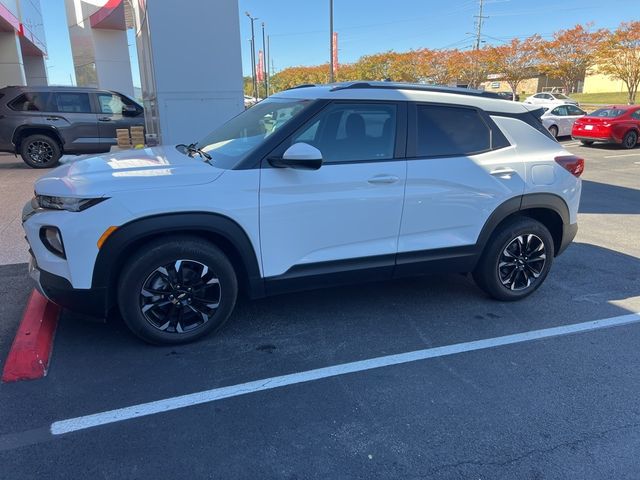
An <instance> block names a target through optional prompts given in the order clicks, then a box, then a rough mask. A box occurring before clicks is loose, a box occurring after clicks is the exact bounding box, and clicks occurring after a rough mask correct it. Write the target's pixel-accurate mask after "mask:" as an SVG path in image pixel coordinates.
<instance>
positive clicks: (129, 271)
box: [118, 237, 238, 344]
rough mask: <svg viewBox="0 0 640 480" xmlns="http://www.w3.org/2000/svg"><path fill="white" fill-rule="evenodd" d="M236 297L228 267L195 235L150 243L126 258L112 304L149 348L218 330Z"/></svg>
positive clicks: (217, 252) (233, 277)
mask: <svg viewBox="0 0 640 480" xmlns="http://www.w3.org/2000/svg"><path fill="white" fill-rule="evenodd" d="M237 293H238V283H237V278H236V274H235V271H234V269H233V266H232V264H231V263H230V262H229V260H228V258H227V257H226V256H225V254H224V253H223V252H222V251H221V250H220V249H218V248H217V247H216V246H215V245H213V244H211V243H209V242H207V241H205V240H202V239H199V238H195V237H173V238H171V239H169V240H162V241H157V242H152V243H150V244H149V245H147V246H145V248H144V249H143V250H141V251H139V252H138V253H137V254H136V255H133V256H132V257H130V258H129V261H128V263H127V264H126V265H125V267H124V269H123V272H122V274H121V276H120V282H119V290H118V303H119V306H120V312H121V314H122V317H123V319H124V321H125V323H126V324H127V326H128V327H129V329H130V330H131V331H132V332H133V333H134V334H135V335H137V336H138V337H139V338H141V339H142V340H144V341H146V342H148V343H153V344H180V343H187V342H191V341H193V340H196V339H198V338H200V337H203V336H205V335H207V334H209V333H211V332H213V331H215V330H218V329H219V328H221V327H222V325H223V324H224V323H225V322H226V320H227V319H228V318H229V316H230V315H231V312H232V311H233V308H234V306H235V302H236V298H237Z"/></svg>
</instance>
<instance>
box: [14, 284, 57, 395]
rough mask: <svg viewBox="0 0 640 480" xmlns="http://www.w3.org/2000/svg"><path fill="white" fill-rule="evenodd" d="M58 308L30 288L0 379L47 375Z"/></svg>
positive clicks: (31, 377) (15, 379) (35, 377)
mask: <svg viewBox="0 0 640 480" xmlns="http://www.w3.org/2000/svg"><path fill="white" fill-rule="evenodd" d="M59 316H60V307H59V306H57V305H55V304H53V303H51V302H50V301H49V300H47V299H46V298H45V297H43V296H42V294H40V293H39V292H38V291H36V290H34V291H33V292H32V293H31V296H30V297H29V301H28V302H27V306H26V308H25V310H24V315H23V316H22V321H21V322H20V326H19V327H18V331H17V333H16V336H15V338H14V339H13V344H12V345H11V350H10V351H9V355H8V356H7V361H6V363H5V364H4V369H3V371H2V382H3V383H9V382H17V381H19V380H34V379H37V378H42V377H44V376H45V375H46V374H47V370H48V368H49V358H50V357H51V351H52V350H53V339H54V336H55V333H56V327H57V326H58V317H59Z"/></svg>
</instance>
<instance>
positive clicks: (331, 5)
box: [329, 0, 335, 83]
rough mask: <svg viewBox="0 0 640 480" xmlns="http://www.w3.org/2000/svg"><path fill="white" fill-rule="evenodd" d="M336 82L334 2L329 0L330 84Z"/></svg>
mask: <svg viewBox="0 0 640 480" xmlns="http://www.w3.org/2000/svg"><path fill="white" fill-rule="evenodd" d="M334 81H335V72H334V71H333V0H329V83H333V82H334Z"/></svg>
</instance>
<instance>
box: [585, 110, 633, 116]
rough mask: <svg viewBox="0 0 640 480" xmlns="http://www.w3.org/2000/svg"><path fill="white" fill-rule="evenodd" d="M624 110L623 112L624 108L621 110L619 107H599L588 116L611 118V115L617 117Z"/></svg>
mask: <svg viewBox="0 0 640 480" xmlns="http://www.w3.org/2000/svg"><path fill="white" fill-rule="evenodd" d="M624 112H625V110H622V109H620V108H600V109H598V110H596V111H595V112H593V113H592V114H591V115H589V116H590V117H606V118H613V117H619V116H620V115H622V114H623V113H624Z"/></svg>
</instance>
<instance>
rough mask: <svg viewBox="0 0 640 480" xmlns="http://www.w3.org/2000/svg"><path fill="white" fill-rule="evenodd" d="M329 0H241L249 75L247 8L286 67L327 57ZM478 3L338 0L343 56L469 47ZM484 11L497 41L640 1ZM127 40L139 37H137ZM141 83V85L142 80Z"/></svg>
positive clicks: (498, 3)
mask: <svg viewBox="0 0 640 480" xmlns="http://www.w3.org/2000/svg"><path fill="white" fill-rule="evenodd" d="M154 1H159V0H154ZM201 1H211V0H201ZM216 1H217V0H216ZM41 4H42V9H43V16H44V24H45V32H46V36H47V44H48V50H49V59H48V61H47V64H48V66H49V67H50V68H49V78H50V82H51V83H55V84H69V83H70V75H73V62H72V59H71V49H70V47H69V35H68V30H67V22H66V17H65V10H64V0H42V1H41ZM328 4H329V1H328V0H239V7H240V27H241V38H242V57H243V70H244V72H245V74H250V72H251V62H250V60H249V58H250V57H249V56H250V52H249V42H248V39H249V38H250V36H251V32H250V27H249V19H248V18H247V17H245V16H244V12H245V11H249V12H251V14H252V15H253V16H255V17H259V20H258V21H257V22H256V24H255V25H256V36H257V41H256V44H257V46H258V47H260V48H262V47H261V46H262V37H261V31H260V23H261V22H262V21H264V22H265V23H266V28H267V32H268V33H269V34H270V35H271V57H272V59H273V60H274V63H275V68H276V70H280V69H282V68H284V67H287V66H291V65H315V64H319V63H323V62H326V61H328V56H329V46H328V42H329V40H328V22H329V15H328ZM477 10H478V0H444V1H443V0H393V1H389V0H334V28H335V30H336V31H337V32H338V34H339V47H340V49H339V57H340V58H339V61H340V62H346V63H348V62H352V61H354V60H356V59H357V58H359V57H360V56H362V55H365V54H368V53H375V52H380V51H387V50H395V51H406V50H410V49H416V48H423V47H427V48H443V47H451V48H463V49H464V48H467V47H470V46H471V44H472V42H473V40H472V37H471V35H470V34H469V32H473V31H474V18H473V15H476V14H477ZM484 15H487V16H488V17H489V18H487V19H486V20H485V23H484V27H483V33H484V34H485V35H486V36H485V37H484V39H485V40H486V41H487V43H492V44H499V43H500V42H503V41H508V40H510V39H511V38H513V37H526V36H529V35H532V34H534V33H539V34H540V35H542V36H543V37H546V38H548V37H549V36H550V35H551V34H552V33H553V32H554V31H556V30H560V29H563V28H568V27H572V26H573V25H575V24H577V23H583V24H584V23H587V22H593V23H594V25H595V27H597V28H600V27H606V28H615V27H616V26H617V25H618V24H619V23H620V22H622V21H630V20H638V19H640V0H535V1H531V0H485V10H484ZM129 43H133V42H132V41H131V39H130V42H129ZM131 50H134V49H133V48H131ZM135 77H137V75H136V76H135ZM135 77H134V78H135ZM135 83H137V84H138V85H139V80H135Z"/></svg>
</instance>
